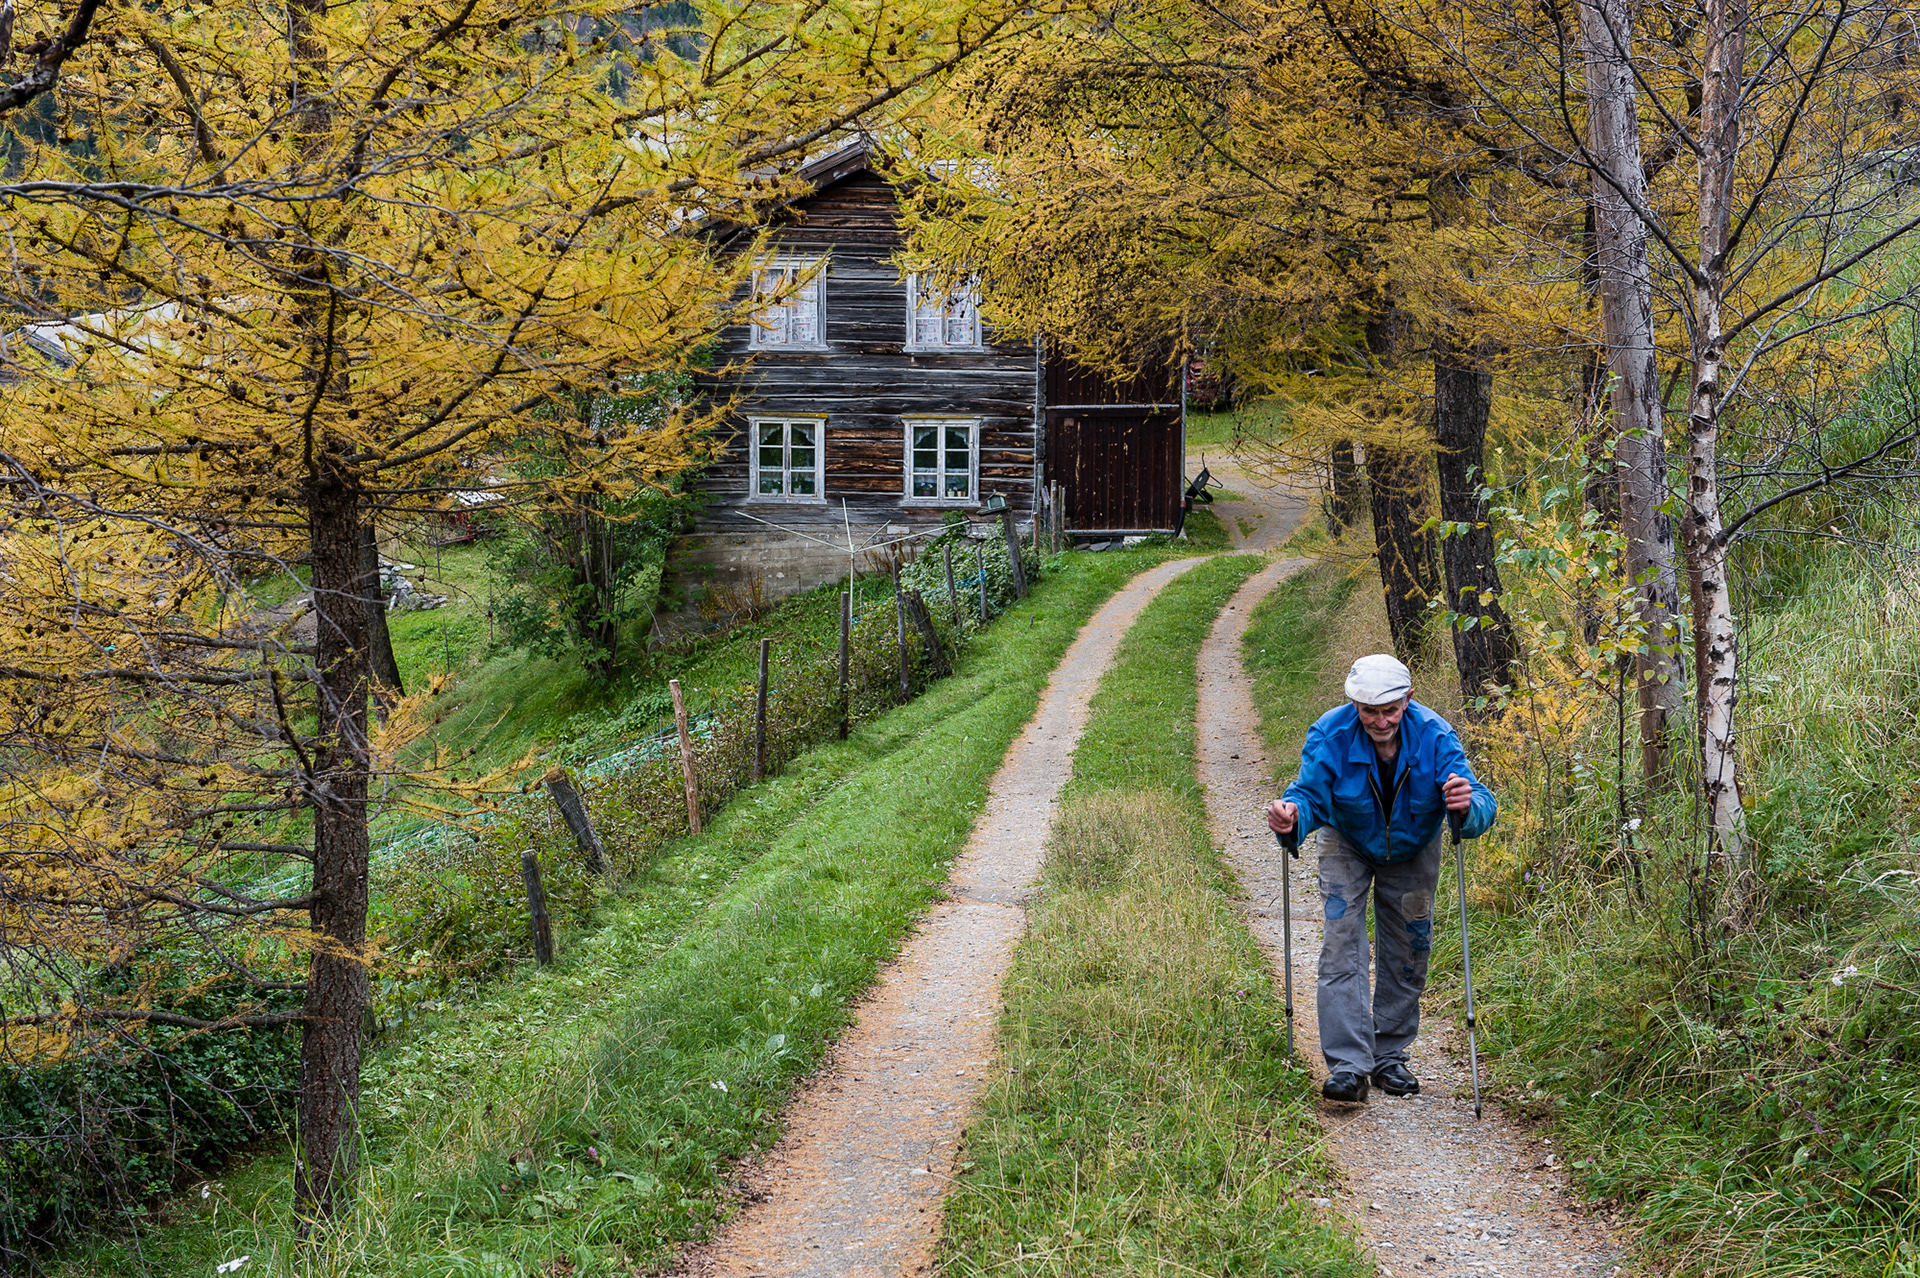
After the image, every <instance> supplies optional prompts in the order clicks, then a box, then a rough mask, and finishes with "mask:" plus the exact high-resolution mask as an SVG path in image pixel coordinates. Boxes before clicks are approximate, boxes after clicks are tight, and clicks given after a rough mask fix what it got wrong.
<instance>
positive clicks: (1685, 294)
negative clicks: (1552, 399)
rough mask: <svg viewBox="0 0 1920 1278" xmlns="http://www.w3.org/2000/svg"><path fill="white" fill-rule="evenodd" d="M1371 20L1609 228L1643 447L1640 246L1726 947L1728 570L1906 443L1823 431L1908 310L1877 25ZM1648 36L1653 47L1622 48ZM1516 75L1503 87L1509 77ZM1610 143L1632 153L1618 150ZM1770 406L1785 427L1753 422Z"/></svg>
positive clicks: (1488, 17) (1903, 69) (1874, 371)
mask: <svg viewBox="0 0 1920 1278" xmlns="http://www.w3.org/2000/svg"><path fill="white" fill-rule="evenodd" d="M1393 12H1394V14H1395V15H1396V16H1395V18H1394V21H1395V23H1396V26H1397V27H1398V29H1401V30H1404V31H1406V32H1408V33H1410V34H1413V33H1419V34H1421V35H1422V37H1423V38H1426V39H1428V40H1429V41H1430V42H1432V43H1433V44H1434V45H1435V47H1437V48H1441V49H1445V50H1446V51H1447V52H1448V55H1449V56H1450V57H1451V58H1453V59H1454V61H1455V62H1456V63H1457V64H1458V65H1460V66H1461V68H1462V71H1463V74H1465V75H1466V76H1468V77H1469V78H1470V79H1471V81H1472V83H1473V87H1474V96H1475V98H1476V99H1477V101H1479V102H1480V103H1482V104H1484V106H1485V108H1486V109H1487V110H1489V111H1492V112H1494V113H1495V114H1496V115H1497V116H1498V118H1499V119H1500V120H1502V121H1503V122H1504V123H1505V124H1506V125H1508V126H1510V127H1512V128H1513V129H1514V130H1516V131H1517V132H1519V133H1521V134H1523V135H1524V136H1526V137H1527V138H1528V139H1530V141H1531V143H1532V144H1533V145H1534V147H1535V148H1536V149H1537V152H1538V154H1539V156H1540V157H1541V161H1542V163H1552V164H1555V165H1559V166H1564V167H1570V168H1574V169H1577V170H1580V171H1582V172H1584V173H1585V175H1586V176H1587V179H1588V185H1589V186H1590V188H1591V189H1592V190H1593V191H1594V192H1595V193H1596V196H1595V202H1596V210H1597V215H1596V232H1597V233H1599V232H1600V229H1601V228H1600V223H1601V222H1602V221H1608V222H1611V223H1612V229H1611V230H1610V232H1608V233H1607V235H1608V240H1607V242H1603V244H1602V246H1601V253H1602V262H1603V266H1604V267H1605V273H1606V274H1607V275H1608V276H1609V277H1610V279H1609V287H1610V288H1612V289H1613V290H1615V292H1614V297H1615V301H1616V303H1617V306H1616V308H1615V321H1616V322H1615V324H1614V325H1613V326H1610V327H1609V329H1608V340H1609V343H1610V345H1613V346H1615V349H1612V350H1610V352H1609V357H1610V362H1613V363H1614V364H1615V366H1616V368H1617V369H1619V370H1620V371H1621V372H1623V373H1624V374H1625V375H1624V376H1622V377H1621V378H1620V379H1619V381H1620V382H1621V383H1622V385H1619V386H1617V387H1616V392H1615V393H1616V395H1617V396H1625V397H1627V398H1628V400H1629V401H1633V400H1639V399H1642V398H1645V401H1646V405H1647V407H1646V408H1645V409H1644V410H1643V409H1642V408H1641V407H1640V406H1639V404H1637V403H1634V402H1628V403H1627V404H1626V405H1625V410H1626V412H1627V414H1628V418H1629V420H1630V421H1632V422H1634V423H1636V424H1637V423H1638V422H1639V421H1641V420H1642V419H1643V418H1644V420H1645V422H1646V427H1645V429H1647V430H1649V431H1651V429H1652V428H1653V426H1654V424H1655V417H1654V409H1655V408H1656V407H1657V408H1659V409H1662V410H1664V409H1665V407H1666V405H1665V404H1664V402H1663V398H1653V397H1650V391H1651V385H1650V382H1649V379H1648V376H1647V370H1648V367H1649V365H1650V363H1651V361H1650V360H1649V358H1648V357H1647V355H1646V354H1645V353H1644V352H1645V346H1644V345H1643V344H1642V343H1643V342H1645V340H1646V337H1645V333H1646V330H1647V326H1645V325H1642V324H1641V322H1640V321H1639V319H1638V318H1637V310H1638V305H1637V302H1636V301H1635V299H1634V297H1632V296H1626V297H1622V296H1621V292H1620V290H1621V288H1622V286H1625V287H1626V290H1627V291H1628V292H1629V293H1637V291H1638V287H1639V286H1638V284H1637V281H1636V279H1635V265H1634V254H1633V251H1632V250H1633V243H1634V240H1635V239H1636V238H1637V237H1639V236H1640V235H1642V234H1644V235H1645V237H1646V239H1647V241H1648V242H1649V245H1650V247H1649V260H1650V274H1651V287H1650V290H1649V291H1650V295H1651V297H1652V299H1653V306H1652V310H1653V313H1654V323H1653V324H1652V325H1651V336H1652V340H1653V343H1654V346H1655V349H1656V350H1658V349H1659V348H1660V347H1661V346H1662V345H1663V344H1664V345H1665V347H1666V349H1667V350H1669V351H1670V352H1671V354H1672V355H1673V356H1676V357H1678V359H1679V360H1680V362H1681V368H1682V370H1683V371H1685V372H1687V373H1688V390H1687V397H1686V448H1685V454H1684V459H1683V468H1682V470H1683V473H1682V483H1683V489H1684V490H1683V493H1682V496H1681V506H1682V510H1683V514H1682V517H1681V534H1682V537H1681V540H1682V545H1683V549H1684V555H1685V560H1686V567H1687V579H1688V590H1689V594H1690V596H1691V598H1690V610H1689V611H1690V620H1691V623H1692V626H1691V629H1692V634H1691V636H1690V637H1691V641H1692V646H1693V657H1694V671H1693V675H1694V678H1693V685H1694V691H1695V698H1696V704H1695V712H1696V722H1695V743H1696V760H1697V763H1698V767H1699V787H1700V790H1699V793H1700V797H1701V806H1702V810H1703V813H1704V815H1705V833H1706V841H1707V845H1708V849H1709V854H1710V856H1711V857H1712V859H1713V861H1714V863H1715V864H1716V865H1719V866H1721V867H1723V868H1724V874H1723V876H1722V880H1721V881H1722V888H1723V901H1722V904H1723V918H1724V920H1725V922H1726V923H1727V924H1728V925H1729V926H1740V925H1742V924H1743V923H1744V922H1745V921H1746V920H1747V919H1748V917H1749V915H1750V910H1751V908H1752V902H1753V871H1752V866H1751V863H1750V861H1749V858H1748V847H1747V841H1746V837H1745V828H1744V827H1745V821H1744V815H1743V810H1744V805H1743V802H1742V798H1741V793H1740V777H1739V770H1738V737H1737V724H1738V713H1737V712H1738V707H1739V692H1740V660H1739V629H1740V627H1739V617H1738V614H1737V612H1736V610H1735V607H1734V602H1733V584H1732V581H1731V580H1730V577H1731V554H1732V550H1733V547H1734V545H1735V543H1736V540H1737V539H1738V538H1739V536H1740V535H1741V534H1742V531H1743V529H1747V528H1749V527H1751V526H1752V525H1753V522H1754V520H1755V519H1757V518H1758V517H1759V516H1761V515H1762V514H1764V513H1765V512H1767V511H1769V510H1773V509H1776V508H1778V507H1780V506H1781V505H1783V504H1785V503H1790V502H1795V501H1797V500H1799V499H1801V498H1803V497H1805V496H1806V495H1807V494H1808V493H1811V492H1814V491H1817V490H1819V489H1822V488H1825V487H1830V486H1835V485H1839V486H1843V487H1847V486H1851V487H1854V488H1856V489H1860V490H1870V489H1871V488H1872V487H1873V486H1874V485H1875V484H1876V483H1878V482H1880V481H1881V479H1882V477H1883V476H1886V475H1890V474H1898V473H1903V472H1904V469H1905V468H1906V467H1907V466H1908V465H1909V464H1910V459H1909V458H1908V455H1907V454H1908V453H1909V451H1910V449H1911V448H1912V446H1913V445H1914V443H1915V441H1916V439H1920V419H1917V418H1916V416H1915V415H1914V414H1913V413H1911V412H1905V411H1897V412H1893V413H1890V414H1883V415H1878V416H1876V417H1874V418H1873V419H1872V421H1871V423H1870V425H1869V427H1868V428H1867V429H1865V430H1862V431H1851V432H1835V431H1832V430H1829V429H1828V425H1829V424H1830V423H1831V422H1832V421H1834V420H1835V417H1834V406H1835V405H1845V404H1847V403H1849V402H1855V401H1857V400H1858V399H1859V398H1860V396H1861V395H1862V394H1863V393H1864V391H1865V390H1866V388H1867V386H1868V384H1869V383H1870V381H1871V380H1872V379H1873V378H1874V377H1875V376H1878V375H1880V374H1881V372H1882V371H1883V370H1884V369H1885V368H1886V367H1887V364H1886V361H1885V358H1884V356H1880V355H1877V354H1876V352H1877V351H1880V350H1885V349H1890V348H1891V347H1892V346H1894V345H1896V344H1897V342H1898V340H1899V334H1900V333H1901V332H1902V331H1905V330H1907V329H1908V328H1909V326H1910V324H1911V318H1912V316H1913V314H1914V312H1915V309H1916V307H1917V306H1920V284H1917V283H1916V281H1915V280H1914V279H1913V277H1912V274H1911V272H1910V271H1909V270H1907V269H1906V264H1905V261H1904V254H1905V252H1906V249H1907V242H1908V241H1909V240H1910V237H1911V236H1912V234H1913V233H1914V231H1915V230H1916V229H1920V217H1916V216H1915V215H1914V211H1913V208H1912V205H1911V200H1910V199H1909V197H1908V194H1907V193H1906V192H1905V190H1904V189H1903V188H1902V186H1901V185H1900V184H1899V183H1898V182H1895V181H1893V180H1891V178H1890V175H1889V174H1888V173H1887V171H1886V163H1885V157H1886V156H1887V155H1888V154H1889V153H1890V151H1892V150H1893V149H1895V148H1897V147H1898V146H1899V145H1901V140H1902V138H1903V137H1904V128H1903V125H1902V124H1901V122H1900V119H1899V115H1900V104H1901V103H1902V102H1903V101H1905V100H1906V99H1908V98H1910V96H1911V93H1912V85H1911V78H1912V71H1911V70H1910V69H1909V68H1908V67H1907V66H1906V59H1905V58H1904V57H1902V56H1899V53H1898V51H1897V50H1896V49H1895V48H1894V42H1895V41H1896V40H1897V39H1898V33H1899V31H1900V30H1901V22H1900V21H1899V19H1900V14H1899V11H1898V10H1896V9H1895V8H1894V7H1893V6H1891V5H1886V4H1875V3H1869V4H1864V5H1859V6H1855V5H1853V4H1851V3H1848V2H1847V0H1831V2H1827V0H1813V2H1810V3H1808V2H1799V3H1796V2H1793V0H1788V2H1784V3H1778V4H1770V5H1760V6H1755V5H1754V4H1753V3H1751V0H1725V2H1722V0H1709V3H1708V4H1707V5H1706V6H1705V8H1704V9H1701V10H1699V11H1698V13H1697V15H1696V12H1695V11H1693V10H1681V9H1665V8H1655V7H1649V8H1647V9H1643V10H1642V11H1641V14H1642V20H1641V24H1640V25H1641V28H1642V29H1641V30H1640V31H1639V32H1638V34H1637V35H1636V33H1635V29H1634V26H1633V25H1632V24H1631V23H1629V22H1628V21H1627V20H1626V17H1625V15H1624V14H1623V13H1622V12H1620V11H1619V10H1616V9H1615V8H1614V7H1613V6H1612V5H1611V4H1609V3H1608V0H1593V3H1592V4H1589V5H1587V6H1586V7H1585V8H1584V9H1583V11H1582V13H1581V15H1580V17H1579V18H1578V19H1577V21H1578V23H1579V24H1580V25H1581V28H1582V30H1581V31H1580V32H1576V31H1573V30H1570V29H1569V27H1568V25H1567V23H1566V22H1565V21H1564V20H1563V15H1562V14H1561V11H1560V10H1558V9H1556V8H1549V9H1546V10H1543V11H1542V12H1541V13H1540V14H1539V15H1538V16H1537V17H1536V16H1535V15H1532V14H1525V15H1522V14H1517V13H1515V12H1514V11H1511V10H1507V9H1501V8H1496V7H1491V6H1489V7H1474V8H1471V9H1469V10H1466V11H1464V14H1458V13H1454V12H1453V11H1449V13H1450V16H1449V18H1448V20H1446V21H1436V20H1435V15H1434V14H1433V12H1432V11H1430V10H1429V9H1428V8H1426V7H1425V6H1423V5H1419V4H1414V5H1409V6H1407V7H1406V8H1404V9H1396V10H1393ZM1656 21H1658V23H1659V24H1660V25H1661V26H1662V27H1663V28H1664V30H1663V32H1662V34H1661V35H1660V36H1659V37H1657V38H1655V37H1652V36H1650V35H1648V33H1647V32H1646V30H1645V27H1647V26H1648V25H1650V24H1652V23H1654V22H1656ZM1469 52H1471V53H1472V54H1473V55H1474V56H1471V57H1469V56H1468V54H1469ZM1523 66H1524V67H1528V68H1529V71H1528V73H1527V74H1525V75H1524V76H1521V75H1516V74H1514V69H1515V68H1519V67H1523ZM1582 85H1584V87H1585V88H1586V90H1587V92H1586V94H1585V95H1582V94H1581V92H1580V90H1579V86H1582ZM1583 117H1584V118H1583ZM1636 129H1637V130H1638V131H1640V132H1641V133H1642V134H1644V135H1646V137H1647V138H1648V139H1649V142H1648V144H1646V145H1642V146H1635V145H1634V143H1633V142H1632V141H1631V140H1630V139H1629V137H1628V134H1629V132H1630V131H1632V130H1636ZM1603 148H1604V149H1603ZM1636 150H1638V151H1639V152H1641V154H1640V155H1639V156H1638V159H1637V163H1636V159H1635V156H1634V152H1635V151H1636ZM1603 205H1604V212H1601V211H1600V210H1601V208H1602V206H1603ZM1663 314H1664V316H1665V319H1664V321H1663V318H1662V316H1663ZM1663 328H1664V330H1665V331H1667V332H1670V333H1673V334H1675V337H1676V338H1677V340H1673V339H1669V338H1666V337H1663V335H1662V334H1663ZM1616 402H1618V401H1616ZM1783 404H1784V405H1795V406H1797V407H1796V408H1795V409H1794V410H1793V411H1787V412H1781V411H1777V406H1779V405H1783ZM1624 435H1625V432H1624V431H1623V443H1629V442H1630V441H1627V440H1625V438H1624ZM1649 439H1651V436H1649ZM1657 464H1658V462H1657V457H1647V458H1645V459H1644V461H1642V460H1640V459H1634V460H1632V461H1631V462H1629V463H1626V464H1623V465H1622V467H1621V470H1622V471H1623V473H1624V472H1626V471H1628V470H1629V469H1630V468H1631V469H1632V470H1634V471H1637V472H1639V473H1641V474H1643V475H1644V474H1650V473H1651V469H1652V467H1653V466H1654V465H1657ZM1730 477H1731V478H1732V479H1733V480H1734V481H1735V484H1734V485H1733V486H1731V487H1730V484H1729V480H1730ZM1631 487H1633V488H1634V490H1635V491H1638V484H1637V483H1636V484H1634V485H1631ZM1626 491H1627V488H1623V489H1622V492H1623V499H1624V494H1625V493H1626ZM1730 508H1731V513H1730ZM1642 509H1643V511H1644V510H1645V509H1646V508H1644V507H1643V508H1642ZM1638 517H1639V516H1638V515H1636V516H1635V518H1636V519H1637V518H1638ZM1623 526H1624V511H1623ZM1634 535H1635V536H1636V538H1638V539H1640V541H1641V544H1639V545H1637V546H1635V548H1634V550H1633V554H1634V556H1635V563H1636V566H1638V565H1641V564H1645V565H1648V566H1647V567H1641V568H1638V572H1637V576H1638V577H1639V578H1640V579H1641V580H1640V586H1641V588H1642V590H1643V591H1644V589H1645V587H1646V586H1647V585H1648V584H1651V583H1653V582H1656V581H1657V580H1658V577H1659V574H1658V571H1657V561H1658V555H1659V552H1660V550H1661V542H1660V535H1659V531H1658V528H1657V525H1656V526H1655V527H1653V528H1646V527H1644V526H1641V527H1639V529H1638V531H1637V532H1636V533H1635V534H1634ZM1640 606H1641V608H1642V615H1643V617H1647V618H1652V619H1654V620H1657V619H1658V613H1659V610H1660V601H1659V600H1657V599H1647V598H1645V597H1644V596H1643V598H1642V600H1641V602H1640ZM1642 671H1643V675H1644V674H1646V673H1648V668H1647V664H1646V663H1643V665H1642ZM1643 692H1644V690H1643ZM1642 704H1643V709H1644V707H1645V706H1646V705H1647V702H1646V701H1643V703H1642ZM1656 713H1657V712H1656ZM1653 717H1654V714H1648V715H1646V718H1647V719H1651V718H1653ZM1643 721H1644V720H1643Z"/></svg>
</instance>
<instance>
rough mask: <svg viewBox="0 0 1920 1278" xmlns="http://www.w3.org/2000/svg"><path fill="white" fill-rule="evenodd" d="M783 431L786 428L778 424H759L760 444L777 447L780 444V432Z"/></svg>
mask: <svg viewBox="0 0 1920 1278" xmlns="http://www.w3.org/2000/svg"><path fill="white" fill-rule="evenodd" d="M785 429H786V427H785V426H783V425H781V424H780V423H779V422H761V423H760V442H761V443H762V444H773V445H775V446H776V447H777V446H778V445H779V443H780V432H782V431H784V430H785Z"/></svg>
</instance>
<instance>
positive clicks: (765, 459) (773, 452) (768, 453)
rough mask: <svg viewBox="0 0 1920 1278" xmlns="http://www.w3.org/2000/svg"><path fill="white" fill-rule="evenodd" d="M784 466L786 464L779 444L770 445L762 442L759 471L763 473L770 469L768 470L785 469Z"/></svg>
mask: <svg viewBox="0 0 1920 1278" xmlns="http://www.w3.org/2000/svg"><path fill="white" fill-rule="evenodd" d="M786 466H787V463H786V458H785V456H784V455H783V452H782V450H781V448H780V445H778V444H773V445H771V446H768V445H764V444H763V445H762V446H761V448H760V471H761V473H762V474H765V473H766V472H767V471H770V470H773V471H777V470H785V469H786Z"/></svg>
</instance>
